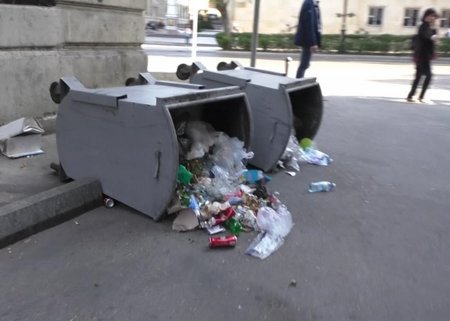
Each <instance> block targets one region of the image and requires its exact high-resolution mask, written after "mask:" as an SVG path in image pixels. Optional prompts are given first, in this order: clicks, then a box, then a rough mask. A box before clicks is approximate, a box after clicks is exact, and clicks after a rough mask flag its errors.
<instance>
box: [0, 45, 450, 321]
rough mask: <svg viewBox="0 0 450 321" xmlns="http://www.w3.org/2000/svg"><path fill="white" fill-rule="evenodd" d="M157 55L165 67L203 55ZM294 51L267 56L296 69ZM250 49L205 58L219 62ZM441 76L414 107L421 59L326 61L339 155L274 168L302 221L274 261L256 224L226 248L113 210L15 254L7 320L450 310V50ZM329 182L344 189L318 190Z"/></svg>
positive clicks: (325, 82)
mask: <svg viewBox="0 0 450 321" xmlns="http://www.w3.org/2000/svg"><path fill="white" fill-rule="evenodd" d="M145 50H146V51H147V53H148V54H149V63H148V70H149V71H150V72H151V73H154V75H155V76H156V77H157V78H158V77H163V76H164V74H162V73H174V72H175V70H176V66H177V65H178V64H180V63H191V62H192V61H191V57H190V53H189V52H188V51H183V50H181V49H180V51H176V52H175V53H174V51H171V52H166V51H164V50H161V51H157V50H155V51H152V49H151V48H150V49H145ZM292 56H293V58H294V59H295V61H293V62H292V63H291V65H290V67H289V73H288V74H289V76H293V75H294V74H295V71H296V68H297V66H298V57H296V56H294V55H292ZM284 57H285V55H283V54H279V56H273V55H271V56H265V55H261V56H258V60H257V65H256V67H257V68H262V69H268V70H272V71H278V72H284V68H285V62H284ZM249 58H250V56H249V54H248V53H241V54H240V55H238V54H232V55H231V54H230V55H226V53H220V52H214V53H204V52H199V54H198V60H199V61H201V62H202V63H204V65H205V66H207V67H208V68H211V69H213V68H215V66H216V65H217V63H218V62H220V61H230V60H231V59H237V60H239V61H240V62H241V63H242V64H243V65H245V66H248V65H249V61H250V60H249ZM340 58H342V60H341V59H340ZM433 71H434V73H435V78H434V79H433V82H432V84H431V88H430V89H429V91H428V92H427V97H426V98H428V99H431V100H432V101H433V102H434V103H433V104H429V105H428V104H412V103H406V102H405V100H404V99H405V97H406V94H407V92H408V90H409V87H410V83H411V81H412V77H413V72H414V69H413V66H412V64H411V62H410V61H409V59H408V58H407V57H403V58H389V59H388V58H379V57H378V58H377V57H368V58H366V59H363V58H361V57H358V58H357V59H352V58H351V57H339V56H334V57H333V58H330V59H327V56H326V55H317V56H314V57H313V60H312V63H311V68H310V69H308V70H307V72H306V76H311V77H317V80H318V82H319V83H320V85H321V87H322V92H323V95H324V100H325V102H324V104H325V107H324V118H323V120H322V125H321V129H320V130H319V133H318V135H317V137H316V140H315V143H316V145H317V148H318V149H319V150H321V151H323V152H325V153H327V154H329V155H330V156H331V157H332V158H333V159H334V162H333V163H332V164H331V165H330V166H327V167H318V166H314V165H307V164H302V165H301V171H300V172H299V173H297V175H296V176H295V177H291V176H289V175H286V174H285V173H284V172H282V171H281V172H278V173H275V174H273V175H272V181H271V182H270V183H269V184H268V188H269V190H271V191H278V192H279V193H280V199H281V201H282V202H283V203H284V204H285V205H286V206H287V208H288V209H289V210H290V211H291V214H292V216H293V220H294V223H295V225H294V227H293V229H292V231H291V233H290V234H289V235H288V236H287V238H286V240H285V243H284V245H283V246H282V247H281V248H280V249H279V250H278V251H276V252H275V253H274V254H272V255H271V256H269V257H268V258H267V259H265V260H259V259H256V258H253V257H250V256H247V255H245V254H244V251H245V250H246V248H247V247H248V245H249V244H250V243H251V241H252V240H253V239H254V237H255V236H256V234H255V233H244V234H243V235H241V236H240V237H239V239H238V243H237V246H236V248H234V249H225V250H220V249H215V250H212V249H209V248H208V235H207V234H206V233H205V232H204V231H200V230H198V231H193V232H185V233H178V232H175V231H172V219H171V218H167V219H164V220H163V221H161V222H154V221H152V220H151V219H149V218H148V217H145V216H144V215H141V214H139V213H138V212H136V211H135V210H132V209H130V208H127V207H126V206H124V205H118V206H116V207H114V208H112V209H107V208H104V207H101V208H98V209H96V210H93V211H91V212H88V213H85V214H84V215H82V216H79V217H77V218H75V219H73V220H70V221H67V222H66V223H63V224H61V225H59V226H56V227H54V228H51V229H49V230H46V231H43V232H41V233H39V234H36V235H34V236H32V237H29V238H28V239H26V240H23V241H20V242H18V243H16V244H13V245H11V246H9V247H7V248H4V249H1V250H0V275H1V276H0V284H1V285H2V287H1V289H2V297H3V299H2V300H1V301H0V320H2V321H3V320H4V321H12V320H20V321H27V320H30V321H31V320H33V321H37V320H42V321H44V320H45V321H47V320H68V321H75V320H76V321H78V320H133V321H134V320H143V321H144V320H146V321H147V320H245V321H248V320H302V321H303V320H307V321H310V320H311V321H312V320H315V321H317V320H324V321H325V320H327V321H328V320H333V321H339V320H364V321H366V320H367V321H369V320H370V321H388V320H389V321H390V320H407V321H423V320H433V321H438V320H439V321H440V320H442V321H444V320H448V318H449V315H450V282H448V279H449V278H450V252H449V248H450V233H449V228H450V216H449V204H450V202H449V195H450V185H449V183H448V182H449V181H450V171H449V170H448V164H450V154H449V153H447V150H446V148H447V146H448V145H449V142H450V64H449V60H448V59H444V60H441V61H436V62H435V65H434V67H433ZM317 180H329V181H333V182H335V183H336V185H337V187H336V190H334V191H332V192H329V193H317V194H312V193H308V192H307V187H308V184H309V182H311V181H317Z"/></svg>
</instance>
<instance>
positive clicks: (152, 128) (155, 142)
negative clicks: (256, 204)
mask: <svg viewBox="0 0 450 321" xmlns="http://www.w3.org/2000/svg"><path fill="white" fill-rule="evenodd" d="M52 86H53V88H52V89H51V90H53V93H52V97H56V99H54V100H56V101H60V105H59V109H58V116H57V120H56V141H57V148H58V154H59V160H60V163H61V167H62V168H63V170H64V171H65V173H66V175H67V176H68V177H70V178H73V179H80V178H83V177H92V178H96V179H98V180H100V182H101V185H102V188H103V192H104V194H106V195H108V196H110V197H112V198H114V199H116V200H118V201H120V202H122V203H124V204H125V205H128V206H130V207H132V208H134V209H136V210H138V211H140V212H142V213H144V214H146V215H148V216H150V217H152V218H153V219H155V220H158V219H159V218H161V217H162V216H163V215H164V213H165V210H166V208H167V206H168V204H169V202H170V200H171V198H172V197H173V193H174V190H175V188H176V183H177V171H178V165H179V144H178V140H177V133H176V129H177V128H178V125H179V124H180V122H183V121H186V120H201V121H205V122H208V123H210V124H211V125H212V126H213V127H214V128H215V129H216V130H217V131H223V132H225V133H227V134H228V135H229V136H230V137H237V138H239V139H240V140H241V141H243V142H244V146H245V147H246V148H247V149H248V148H250V142H251V140H252V135H253V129H252V121H251V117H252V116H251V111H250V107H249V104H248V101H247V98H246V96H245V94H244V93H242V92H241V91H240V90H239V88H237V87H228V88H219V89H208V90H207V89H201V86H198V85H190V84H182V83H170V82H158V81H156V80H155V79H154V78H153V77H151V75H149V74H141V75H140V78H139V80H138V85H135V86H128V87H119V88H102V89H88V88H85V87H84V86H83V85H82V84H81V83H80V82H79V81H78V80H77V79H75V78H73V77H67V78H62V79H61V80H60V81H59V84H58V83H56V84H55V83H54V84H52Z"/></svg>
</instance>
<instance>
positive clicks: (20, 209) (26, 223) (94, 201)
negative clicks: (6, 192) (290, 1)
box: [0, 179, 103, 248]
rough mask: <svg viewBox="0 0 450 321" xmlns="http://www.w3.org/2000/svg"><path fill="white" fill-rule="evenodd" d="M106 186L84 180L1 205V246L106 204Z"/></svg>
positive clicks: (95, 181)
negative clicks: (104, 187)
mask: <svg viewBox="0 0 450 321" xmlns="http://www.w3.org/2000/svg"><path fill="white" fill-rule="evenodd" d="M102 198H103V194H102V188H101V185H100V182H99V181H97V180H94V179H82V180H77V181H73V182H70V183H67V184H65V185H62V186H58V187H55V188H52V189H49V190H47V191H44V192H42V193H39V194H36V195H32V196H30V197H27V198H24V199H22V200H18V201H16V202H13V203H10V204H7V205H4V206H2V207H0V248H3V247H5V246H7V245H10V244H12V243H15V242H17V241H19V240H21V239H23V238H26V237H28V236H30V235H32V234H35V233H37V232H40V231H42V230H44V229H47V228H50V227H53V226H55V225H57V224H60V223H62V222H64V221H67V220H69V219H71V218H74V217H76V216H78V215H81V214H83V213H85V212H87V211H90V210H92V209H94V208H96V207H98V206H100V205H101V204H102Z"/></svg>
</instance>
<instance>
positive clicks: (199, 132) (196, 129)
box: [185, 121, 218, 160]
mask: <svg viewBox="0 0 450 321" xmlns="http://www.w3.org/2000/svg"><path fill="white" fill-rule="evenodd" d="M185 134H186V136H187V137H189V138H190V139H191V140H192V146H191V150H190V151H189V152H188V153H187V154H186V159H187V160H191V159H196V158H201V157H203V156H204V155H205V154H206V153H208V152H209V148H210V147H211V146H213V145H214V143H215V142H216V140H217V136H218V133H217V132H216V131H215V130H214V128H213V127H212V126H211V125H210V124H208V123H205V122H202V121H191V122H189V123H188V124H187V126H186V129H185Z"/></svg>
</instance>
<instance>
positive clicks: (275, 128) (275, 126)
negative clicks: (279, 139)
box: [270, 121, 278, 143]
mask: <svg viewBox="0 0 450 321" xmlns="http://www.w3.org/2000/svg"><path fill="white" fill-rule="evenodd" d="M277 127H278V122H277V121H276V122H275V123H273V130H272V136H270V142H271V143H273V139H274V138H275V133H276V131H277Z"/></svg>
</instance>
